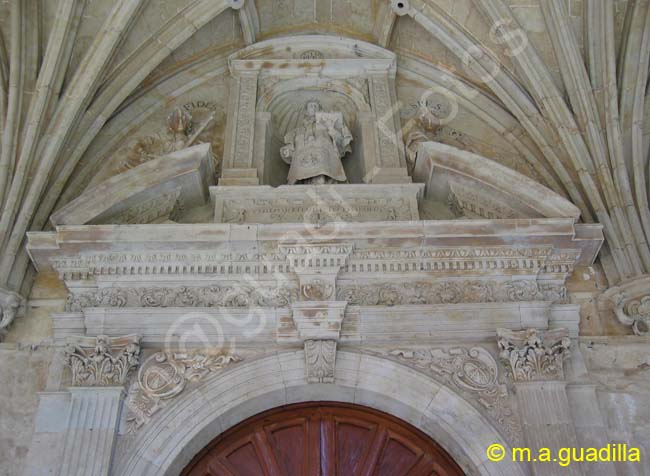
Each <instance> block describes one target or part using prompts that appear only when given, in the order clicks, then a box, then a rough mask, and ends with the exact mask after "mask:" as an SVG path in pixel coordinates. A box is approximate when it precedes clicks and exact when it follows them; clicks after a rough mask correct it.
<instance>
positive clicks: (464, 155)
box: [413, 142, 580, 220]
mask: <svg viewBox="0 0 650 476" xmlns="http://www.w3.org/2000/svg"><path fill="white" fill-rule="evenodd" d="M413 180H414V182H420V183H424V184H426V192H425V199H426V200H429V201H432V202H436V203H446V204H447V205H448V206H449V207H450V208H451V211H452V212H453V213H454V215H455V216H456V217H457V218H467V219H490V220H493V219H519V218H572V219H574V220H578V219H579V218H580V210H579V209H578V208H577V207H576V206H575V205H573V204H572V203H571V202H569V201H568V200H567V199H565V198H564V197H562V196H560V195H558V194H557V193H555V192H554V191H552V190H550V189H548V188H546V187H544V186H543V185H541V184H539V183H538V182H535V181H533V180H531V179H530V178H528V177H526V176H525V175H522V174H520V173H519V172H516V171H514V170H512V169H510V168H508V167H505V166H503V165H501V164H498V163H497V162H494V161H493V160H490V159H487V158H485V157H482V156H480V155H477V154H473V153H471V152H467V151H464V150H461V149H458V148H456V147H452V146H448V145H445V144H441V143H439V142H424V143H422V144H420V146H419V148H418V154H417V161H416V164H415V169H414V172H413Z"/></svg>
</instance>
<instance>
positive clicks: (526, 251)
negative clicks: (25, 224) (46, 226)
mask: <svg viewBox="0 0 650 476" xmlns="http://www.w3.org/2000/svg"><path fill="white" fill-rule="evenodd" d="M378 236H379V237H381V239H380V240H379V241H378V240H377V237H378ZM28 237H29V243H28V250H29V253H30V255H31V257H32V260H33V261H34V263H35V265H36V266H37V267H38V268H39V269H58V271H59V272H60V273H62V276H65V279H73V280H74V279H77V280H79V279H87V278H88V277H89V276H91V275H95V274H97V275H101V274H103V275H124V274H129V273H131V272H133V274H137V275H139V276H141V275H143V274H145V275H146V274H170V273H171V274H184V273H187V274H192V275H196V274H201V273H208V274H219V273H222V272H226V270H228V271H227V272H228V273H235V274H236V273H248V274H251V273H264V272H265V270H264V266H267V269H266V272H272V273H274V272H277V271H280V272H284V269H280V268H277V269H276V268H273V266H274V265H276V264H277V265H278V266H281V265H284V264H285V263H286V261H285V258H284V256H282V254H281V253H279V252H278V251H279V250H278V245H279V244H281V243H285V244H288V245H290V244H291V243H292V242H293V243H300V242H302V241H303V240H304V242H314V241H328V242H332V243H336V242H350V241H351V240H354V241H355V250H354V252H353V253H352V255H351V256H350V258H349V260H348V265H347V268H344V269H343V270H342V272H366V270H367V269H368V267H367V266H366V265H370V264H373V266H372V267H373V268H374V267H376V266H375V263H374V262H375V261H376V260H382V263H387V261H386V260H387V259H388V260H393V264H394V271H397V270H399V266H401V270H403V271H404V270H408V271H414V270H415V271H426V272H435V271H436V270H437V269H439V270H441V271H444V272H445V273H447V272H449V271H456V270H469V271H472V272H477V271H481V270H489V271H490V273H493V271H494V269H500V268H501V269H505V270H508V269H510V270H514V269H516V268H522V269H527V270H528V271H529V272H530V274H536V273H537V272H541V273H544V272H547V273H568V272H571V269H572V266H573V265H574V264H580V265H589V264H591V263H592V262H593V259H594V257H595V255H596V253H597V252H598V250H599V248H600V245H601V243H602V233H601V227H600V226H596V225H580V224H574V223H573V220H572V219H536V220H528V219H525V220H524V219H522V220H455V221H435V222H422V221H420V222H390V223H384V222H376V223H336V224H326V225H323V226H322V227H313V226H307V225H305V224H295V225H292V224H278V225H230V224H192V225H164V224H158V225H145V226H139V225H131V226H115V225H97V226H92V227H90V226H63V227H58V228H57V231H55V232H37V233H29V234H28ZM515 240H516V241H517V243H519V244H518V245H517V247H512V246H509V243H511V242H513V241H515ZM228 242H230V243H228ZM179 246H182V247H183V249H184V250H185V251H184V252H183V253H178V252H176V251H174V250H177V249H178V247H179ZM123 247H128V249H129V252H116V251H111V250H117V249H123ZM152 250H155V251H152ZM252 250H257V251H256V252H254V253H253V252H252ZM545 255H546V256H545ZM452 262H453V264H450V263H452ZM238 265H239V268H238V267H237V266H238ZM256 265H262V267H261V268H260V267H259V266H258V267H256ZM361 265H364V267H363V271H361V269H362V268H361ZM355 266H356V268H355ZM269 267H270V268H269ZM247 268H248V269H247ZM222 269H223V271H222ZM131 270H133V271H131ZM355 270H356V271H355ZM379 271H380V272H390V271H391V270H390V266H389V268H387V269H383V268H380V269H379ZM506 274H509V273H506Z"/></svg>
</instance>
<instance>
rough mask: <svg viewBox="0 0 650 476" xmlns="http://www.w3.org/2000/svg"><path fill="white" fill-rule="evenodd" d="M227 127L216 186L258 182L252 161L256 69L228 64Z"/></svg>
mask: <svg viewBox="0 0 650 476" xmlns="http://www.w3.org/2000/svg"><path fill="white" fill-rule="evenodd" d="M231 70H232V74H233V78H232V80H231V89H230V102H229V103H228V129H227V131H226V139H225V146H224V161H223V170H222V173H221V180H219V185H259V178H258V175H257V169H256V168H255V164H254V161H253V150H254V144H255V110H256V107H257V79H258V75H259V71H258V70H256V69H245V67H244V66H243V65H242V64H240V63H239V62H237V61H235V62H233V64H232V68H231Z"/></svg>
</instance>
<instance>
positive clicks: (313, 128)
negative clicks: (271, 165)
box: [280, 100, 352, 185]
mask: <svg viewBox="0 0 650 476" xmlns="http://www.w3.org/2000/svg"><path fill="white" fill-rule="evenodd" d="M322 109H323V107H322V105H321V103H320V102H318V101H316V100H310V101H307V103H306V104H305V114H304V117H303V119H302V121H301V122H300V123H299V125H298V127H296V128H295V129H294V130H292V131H290V132H289V133H287V135H286V136H285V137H284V143H285V144H286V145H285V146H284V147H282V148H281V149H280V155H281V156H282V159H283V160H284V161H285V162H286V163H287V164H289V165H290V166H291V167H290V168H289V176H288V177H287V183H288V184H289V185H294V184H312V185H322V184H333V183H345V182H347V177H346V175H345V171H344V170H343V163H342V162H341V159H342V158H343V157H344V156H345V155H346V154H347V153H349V152H351V151H352V147H351V146H350V144H351V143H352V134H351V133H350V130H349V129H348V127H347V125H346V124H345V121H344V119H343V114H341V113H340V112H323V111H322Z"/></svg>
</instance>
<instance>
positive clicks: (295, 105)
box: [256, 77, 371, 186]
mask: <svg viewBox="0 0 650 476" xmlns="http://www.w3.org/2000/svg"><path fill="white" fill-rule="evenodd" d="M260 91H261V94H260V98H259V100H258V103H257V111H258V113H257V116H258V121H257V127H259V128H264V129H265V130H264V131H259V132H260V134H261V135H263V137H264V143H265V147H264V153H261V152H260V153H258V154H257V155H256V160H257V169H258V171H259V175H260V181H261V183H262V184H264V185H272V186H279V185H284V184H285V182H286V177H287V173H288V170H289V166H288V165H287V164H286V163H285V162H284V161H283V160H282V159H281V158H280V148H281V147H282V146H283V145H284V137H285V135H286V134H287V133H288V132H290V131H292V130H293V129H295V128H296V127H298V126H299V125H300V122H301V121H302V117H303V115H304V109H305V104H306V103H307V102H308V101H312V100H316V101H318V102H319V103H320V104H321V106H322V108H323V111H336V112H340V113H342V115H343V118H344V120H345V123H346V125H347V126H348V127H349V129H350V131H351V132H352V135H353V136H354V142H353V143H352V152H351V153H349V154H348V155H347V156H346V157H344V159H343V161H342V162H343V167H344V169H345V172H346V175H347V177H348V181H349V182H350V183H362V182H363V178H364V151H365V144H364V142H363V137H364V133H365V134H366V135H367V132H366V131H364V127H367V124H369V116H370V115H371V108H370V104H369V99H368V88H367V85H366V84H365V83H364V82H363V81H349V80H348V81H344V80H339V79H326V78H319V77H304V78H303V77H301V78H294V79H289V80H286V81H278V80H276V79H272V78H269V79H268V80H262V81H261V82H260ZM260 118H262V120H260ZM364 124H365V126H364ZM257 132H258V131H256V133H257Z"/></svg>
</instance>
